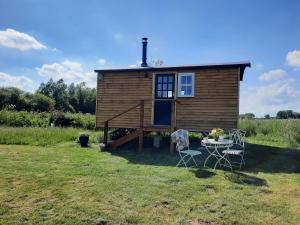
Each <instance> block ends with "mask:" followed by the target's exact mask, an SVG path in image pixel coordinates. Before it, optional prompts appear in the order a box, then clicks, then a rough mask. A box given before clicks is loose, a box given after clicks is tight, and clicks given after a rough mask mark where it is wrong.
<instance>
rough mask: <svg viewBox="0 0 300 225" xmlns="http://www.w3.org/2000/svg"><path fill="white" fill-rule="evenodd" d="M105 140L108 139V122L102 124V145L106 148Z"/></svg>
mask: <svg viewBox="0 0 300 225" xmlns="http://www.w3.org/2000/svg"><path fill="white" fill-rule="evenodd" d="M107 138H108V121H105V123H104V133H103V143H104V144H105V148H107V142H108V141H107Z"/></svg>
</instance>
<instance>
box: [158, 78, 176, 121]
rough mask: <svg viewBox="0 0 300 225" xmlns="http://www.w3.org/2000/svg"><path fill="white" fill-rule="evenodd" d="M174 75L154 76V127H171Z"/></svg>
mask: <svg viewBox="0 0 300 225" xmlns="http://www.w3.org/2000/svg"><path fill="white" fill-rule="evenodd" d="M174 86H175V74H174V73H169V74H156V76H155V102H154V125H167V126H169V125H171V115H172V104H173V101H172V100H173V99H174Z"/></svg>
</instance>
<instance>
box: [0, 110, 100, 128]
mask: <svg viewBox="0 0 300 225" xmlns="http://www.w3.org/2000/svg"><path fill="white" fill-rule="evenodd" d="M95 120H96V119H95V115H91V114H82V113H77V114H72V113H64V112H62V111H53V112H52V113H47V112H41V113H35V112H27V111H20V112H17V111H10V110H1V111H0V125H3V126H12V127H48V126H50V124H51V123H55V126H59V127H76V128H84V129H88V130H92V129H95Z"/></svg>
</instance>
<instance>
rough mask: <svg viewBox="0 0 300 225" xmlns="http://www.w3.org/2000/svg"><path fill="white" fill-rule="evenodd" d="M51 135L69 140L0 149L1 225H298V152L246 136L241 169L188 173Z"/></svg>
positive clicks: (165, 159)
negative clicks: (100, 223)
mask: <svg viewBox="0 0 300 225" xmlns="http://www.w3.org/2000/svg"><path fill="white" fill-rule="evenodd" d="M1 129H2V130H0V136H3V129H4V130H5V129H7V128H1ZM23 131H24V132H25V130H23ZM38 131H39V132H38ZM55 131H56V132H57V137H56V136H55V140H59V136H62V135H66V136H67V137H69V139H66V140H68V141H66V142H61V143H58V144H57V143H56V144H54V145H53V144H47V146H46V147H43V146H30V145H27V146H25V145H0V224H3V225H5V224H22V225H23V224H70V225H71V224H72V225H74V224H95V222H94V221H95V220H96V219H98V218H104V219H106V220H107V221H108V224H147V225H148V224H155V225H157V224H164V225H168V224H172V225H173V224H189V225H194V224H200V225H203V224H212V225H216V224H249V225H255V224H295V225H296V224H299V221H300V214H299V211H300V174H299V173H300V151H298V150H292V149H288V148H282V147H274V146H270V145H269V144H268V142H262V141H261V140H260V141H259V142H260V143H259V144H257V143H256V142H252V139H251V138H252V137H250V138H249V139H248V141H249V142H252V143H247V146H246V151H247V155H246V157H245V158H246V163H247V166H246V167H245V168H243V169H242V170H241V171H238V172H230V171H223V170H216V171H213V170H207V169H202V168H200V169H196V168H192V169H188V170H187V169H184V168H176V167H175V166H174V165H175V164H176V163H177V161H178V155H177V154H174V155H170V154H169V153H168V151H167V149H159V150H155V149H151V148H147V149H145V151H144V152H142V153H137V152H136V151H135V150H134V149H130V148H129V149H126V148H121V149H118V150H115V151H112V152H99V149H98V147H97V145H96V144H91V147H89V148H80V147H79V146H78V144H76V143H75V141H74V139H72V135H74V137H75V136H76V135H75V134H76V133H78V130H76V129H74V130H72V129H67V130H59V129H58V130H55ZM4 132H6V133H10V132H8V130H6V131H4ZM32 132H34V130H28V133H24V136H26V135H27V136H30V135H32V134H34V136H35V135H41V133H43V131H42V130H35V133H32ZM47 132H54V131H52V130H51V129H49V130H48V129H46V131H45V133H47ZM69 132H70V134H68V135H70V136H68V135H67V134H64V133H69ZM72 132H73V133H72ZM71 134H72V135H71ZM6 135H7V134H6ZM47 137H48V140H50V139H52V138H53V139H54V136H53V133H52V134H49V136H47ZM11 138H12V139H14V140H15V139H16V138H14V135H12V136H11ZM64 138H65V137H64ZM64 138H62V139H64ZM46 139H47V138H46ZM58 142H59V141H58ZM28 143H31V144H32V143H34V142H32V141H29V142H28ZM199 160H200V161H201V159H199Z"/></svg>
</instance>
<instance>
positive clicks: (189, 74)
mask: <svg viewBox="0 0 300 225" xmlns="http://www.w3.org/2000/svg"><path fill="white" fill-rule="evenodd" d="M182 76H191V77H192V85H191V86H192V93H191V94H190V95H182V94H181V77H182ZM194 93H195V73H191V72H188V73H178V86H177V96H178V97H179V98H186V97H187V98H190V97H194Z"/></svg>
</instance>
